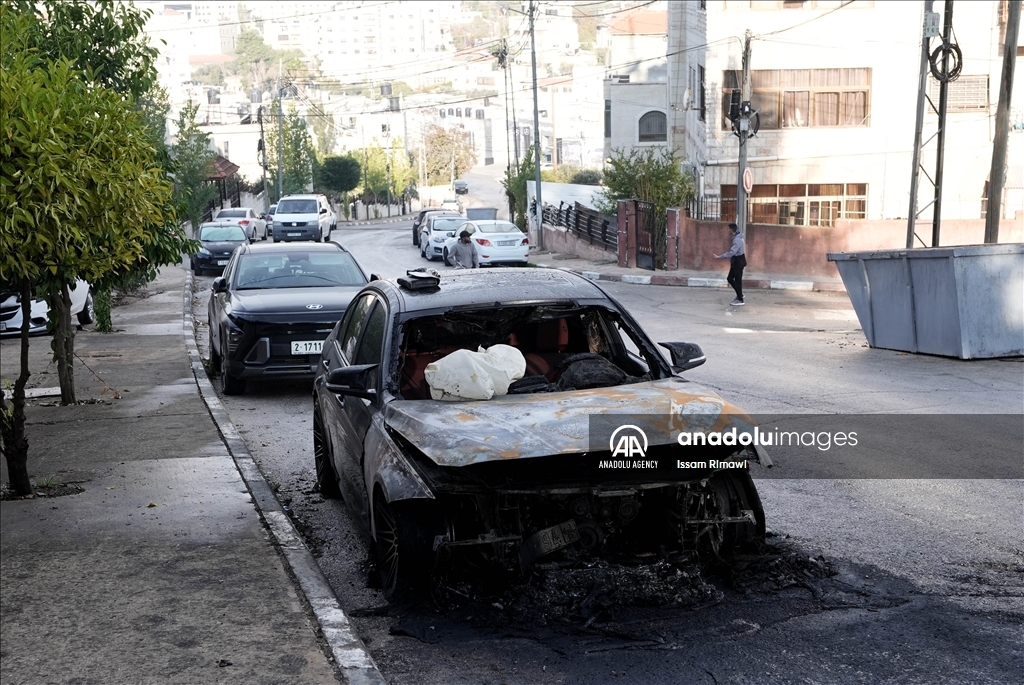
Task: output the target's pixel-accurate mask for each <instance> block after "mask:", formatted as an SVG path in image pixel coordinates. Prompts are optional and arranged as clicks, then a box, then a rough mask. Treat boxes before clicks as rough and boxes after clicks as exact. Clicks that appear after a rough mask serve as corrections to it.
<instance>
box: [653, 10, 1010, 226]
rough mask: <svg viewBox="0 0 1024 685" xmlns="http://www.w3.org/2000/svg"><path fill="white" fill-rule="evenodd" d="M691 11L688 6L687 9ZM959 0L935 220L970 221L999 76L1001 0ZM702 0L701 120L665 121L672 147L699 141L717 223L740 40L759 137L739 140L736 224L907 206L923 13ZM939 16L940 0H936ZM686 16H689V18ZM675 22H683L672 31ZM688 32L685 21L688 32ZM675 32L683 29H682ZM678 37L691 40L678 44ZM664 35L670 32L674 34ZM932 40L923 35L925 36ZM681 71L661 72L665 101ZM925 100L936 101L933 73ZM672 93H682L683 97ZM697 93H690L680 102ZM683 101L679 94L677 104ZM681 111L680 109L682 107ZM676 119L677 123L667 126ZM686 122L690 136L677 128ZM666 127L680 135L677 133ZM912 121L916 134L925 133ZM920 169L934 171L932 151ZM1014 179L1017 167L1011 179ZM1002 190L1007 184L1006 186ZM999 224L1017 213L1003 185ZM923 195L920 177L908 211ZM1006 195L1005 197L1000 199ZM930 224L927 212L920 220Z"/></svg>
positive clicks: (887, 214)
mask: <svg viewBox="0 0 1024 685" xmlns="http://www.w3.org/2000/svg"><path fill="white" fill-rule="evenodd" d="M687 4H691V3H687ZM1002 4H1003V3H1000V2H995V1H986V2H974V3H970V5H969V7H970V10H966V6H965V9H964V10H961V11H959V12H957V13H956V15H955V17H954V26H955V29H956V39H957V41H958V42H959V46H960V49H961V50H962V52H963V54H964V56H965V57H964V62H963V69H962V73H961V75H960V77H959V79H958V80H956V81H954V82H952V83H951V84H950V89H949V93H950V95H949V109H948V115H947V126H946V128H947V130H946V146H945V166H944V174H945V176H944V182H943V198H942V203H943V204H942V207H943V210H942V216H943V218H944V219H950V220H952V219H978V218H979V217H981V216H982V213H983V198H984V194H985V187H986V179H987V176H988V172H989V167H990V164H991V155H992V139H993V131H994V121H995V110H996V103H997V101H998V84H999V74H1000V70H1001V66H1002V58H1001V56H1000V53H1001V39H1000V33H1001V32H1000V31H999V30H997V28H998V27H999V26H1000V22H1001V21H1002V20H1001V11H1000V8H1001V5H1002ZM782 5H783V4H782V3H773V2H765V3H762V2H748V1H745V0H744V1H742V2H740V1H733V0H727V1H726V2H716V3H708V10H707V17H706V18H707V40H706V41H705V42H706V43H707V45H708V49H707V57H706V60H707V62H706V64H707V71H706V83H705V84H704V88H703V90H704V91H705V92H704V93H703V97H704V98H705V99H706V117H705V119H704V121H697V122H694V120H693V119H694V117H693V116H692V113H684V114H682V115H679V116H673V120H674V123H673V139H674V141H679V140H680V139H682V140H683V142H684V144H685V143H686V141H688V140H690V139H693V140H694V141H696V142H695V143H694V149H696V150H699V147H700V144H699V140H700V132H699V128H700V127H701V126H704V127H705V131H706V135H707V146H708V148H707V160H706V163H707V166H706V172H705V178H704V192H705V193H706V194H707V195H710V196H715V195H718V196H720V197H721V198H722V199H723V201H724V202H723V212H722V213H723V218H726V216H727V215H729V214H733V215H734V212H735V201H734V200H733V202H732V203H731V207H732V209H731V211H730V209H729V206H730V203H729V198H734V197H735V193H736V178H737V166H736V165H737V162H736V160H737V156H738V148H737V140H738V139H737V138H736V137H735V136H734V135H733V134H732V131H731V122H730V121H728V119H727V109H728V101H729V100H728V99H729V95H730V93H731V91H732V90H733V89H734V88H738V87H739V85H740V77H741V73H742V72H741V70H742V53H743V44H742V40H737V39H735V37H737V36H743V35H744V32H745V31H746V30H747V29H751V30H752V31H753V33H754V40H753V42H752V48H751V69H752V72H751V84H752V98H751V102H752V105H753V107H754V109H756V110H759V122H760V130H759V133H758V135H757V136H756V137H755V138H753V139H752V140H750V142H749V143H748V145H749V148H748V155H749V156H748V161H749V163H750V167H751V169H752V172H753V179H754V190H753V193H752V198H751V202H752V205H753V209H752V214H751V216H750V220H751V221H754V222H758V223H780V224H792V225H810V226H830V225H833V224H834V222H835V220H836V219H839V218H852V219H897V218H906V217H907V215H908V211H909V189H910V176H911V162H912V157H911V151H912V147H913V142H914V122H915V114H916V101H917V90H918V88H917V83H918V73H919V64H920V54H921V47H920V43H921V27H922V23H923V5H922V4H921V3H910V2H856V3H851V4H848V5H843V6H840V3H835V2H822V1H816V2H809V1H808V2H802V3H790V2H786V3H785V5H784V7H785V9H782ZM935 9H936V10H941V9H942V6H941V3H936V5H935ZM695 20H696V21H698V24H697V25H698V26H699V17H697V18H695ZM676 26H683V27H686V26H687V24H686V22H680V23H679V24H676V23H674V24H673V30H675V28H676ZM691 28H692V27H691ZM688 35H689V34H688ZM688 39H692V37H691V38H688ZM674 40H675V37H674ZM936 44H937V41H936ZM688 73H689V72H688V67H686V68H685V69H684V65H680V68H679V69H677V70H674V71H673V75H674V77H675V82H674V83H673V90H672V93H671V100H672V102H673V104H674V105H678V104H679V103H680V95H679V92H680V90H682V88H681V86H682V79H683V77H684V76H686V77H687V78H689V77H688ZM929 80H930V82H931V89H930V92H931V93H932V96H933V99H934V100H935V101H937V99H938V98H937V96H936V94H937V92H938V86H937V84H936V83H935V82H934V80H933V79H931V78H930V79H929ZM1022 86H1024V75H1022V74H1021V71H1020V69H1018V70H1017V77H1016V84H1015V87H1014V103H1015V107H1016V108H1017V111H1019V108H1020V103H1021V102H1024V92H1022ZM684 92H685V91H684ZM694 97H698V96H696V95H695V96H694ZM681 99H682V101H683V103H685V101H686V98H685V96H683V97H682V98H681ZM691 106H692V103H691ZM677 122H678V123H677ZM694 126H697V127H698V131H697V132H696V133H694V134H687V133H686V131H687V130H689V129H691V128H692V127H694ZM676 127H679V128H682V129H683V132H681V133H677V132H676ZM936 127H937V125H936V116H935V115H934V114H932V113H931V112H928V114H927V116H926V117H925V127H924V128H925V137H926V138H927V137H928V136H930V135H931V133H933V132H934V131H935V130H936ZM1010 138H1011V141H1010V152H1009V162H1010V163H1009V169H1010V170H1011V173H1010V174H1009V176H1010V177H1011V179H1012V178H1013V177H1014V174H1013V173H1012V171H1013V169H1018V170H1019V169H1020V168H1021V165H1022V163H1024V157H1022V154H1021V153H1022V144H1024V140H1022V134H1021V133H1020V132H1013V133H1011V136H1010ZM922 166H923V168H924V169H925V170H926V171H927V173H928V174H929V175H932V176H934V170H935V143H934V141H933V142H932V143H931V145H930V146H928V147H926V148H925V152H924V155H923V157H922ZM1017 175H1018V176H1019V172H1018V174H1017ZM1016 183H1017V184H1018V185H1019V184H1020V181H1019V180H1017V181H1016ZM1009 190H1010V192H1009V194H1008V199H1009V200H1010V201H1009V202H1006V203H1004V208H1005V216H1006V217H1009V218H1012V217H1013V214H1014V211H1020V210H1021V209H1024V207H1021V203H1020V199H1019V191H1018V194H1017V195H1016V196H1014V195H1013V192H1014V191H1013V189H1012V188H1011V189H1009ZM931 193H932V188H931V186H930V185H929V183H928V180H927V178H926V177H925V176H924V175H923V174H922V175H921V186H920V191H919V197H921V198H922V200H921V201H920V202H919V203H918V206H919V207H923V206H925V205H926V204H927V203H928V201H929V199H930V196H931ZM1015 197H1016V200H1014V198H1015ZM929 218H930V210H929V211H926V212H925V213H924V214H922V216H921V219H922V220H928V219H929Z"/></svg>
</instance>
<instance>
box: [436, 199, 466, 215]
mask: <svg viewBox="0 0 1024 685" xmlns="http://www.w3.org/2000/svg"><path fill="white" fill-rule="evenodd" d="M441 209H447V210H448V211H451V212H459V213H460V214H461V213H462V203H461V202H460V201H459V199H458V198H452V199H450V200H445V201H444V202H442V203H441Z"/></svg>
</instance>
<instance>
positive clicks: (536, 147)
mask: <svg viewBox="0 0 1024 685" xmlns="http://www.w3.org/2000/svg"><path fill="white" fill-rule="evenodd" d="M534 13H535V6H534V0H530V64H531V68H532V70H533V161H534V166H535V167H536V168H535V169H534V171H535V179H534V180H535V182H536V184H537V209H536V221H537V249H539V250H543V249H544V203H543V201H542V200H541V196H540V110H539V109H538V108H537V38H536V35H535V32H534V30H533V15H534ZM527 209H529V208H527Z"/></svg>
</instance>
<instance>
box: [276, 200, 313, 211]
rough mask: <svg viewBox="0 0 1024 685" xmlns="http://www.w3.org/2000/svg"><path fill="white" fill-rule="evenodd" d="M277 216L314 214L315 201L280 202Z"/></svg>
mask: <svg viewBox="0 0 1024 685" xmlns="http://www.w3.org/2000/svg"><path fill="white" fill-rule="evenodd" d="M277 214H316V200H281V203H280V204H279V205H278V206H277Z"/></svg>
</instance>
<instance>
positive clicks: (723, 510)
mask: <svg viewBox="0 0 1024 685" xmlns="http://www.w3.org/2000/svg"><path fill="white" fill-rule="evenodd" d="M708 493H709V494H712V495H714V496H713V497H712V498H709V500H708V504H707V505H706V506H707V508H706V509H705V510H704V511H703V512H702V514H701V516H702V517H708V518H717V517H719V516H721V517H725V518H738V517H743V516H747V517H751V518H753V521H752V522H750V523H747V522H743V523H730V524H725V525H723V524H710V525H706V526H704V527H703V529H702V530H701V532H700V533H699V534H698V537H697V546H698V550H702V551H706V552H710V553H712V554H714V555H715V556H717V557H720V558H721V557H728V556H731V555H734V554H737V553H740V552H747V551H756V549H757V548H758V546H759V545H760V544H763V543H764V531H765V525H764V509H763V508H762V506H761V498H760V497H759V496H758V494H757V489H756V488H755V487H754V481H753V479H751V477H750V473H749V472H748V471H746V470H743V469H734V470H729V471H723V472H719V473H717V474H715V476H714V477H713V478H712V479H711V480H710V481H709V482H708Z"/></svg>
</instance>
